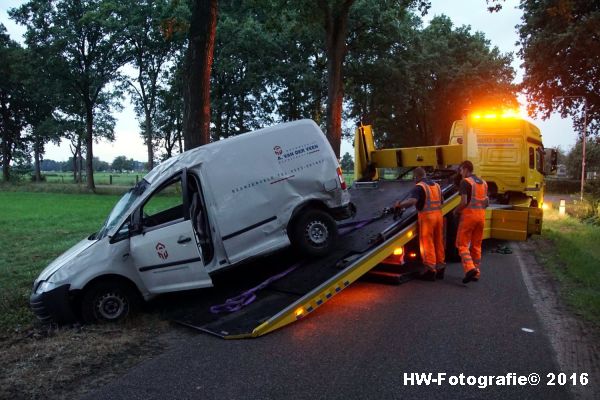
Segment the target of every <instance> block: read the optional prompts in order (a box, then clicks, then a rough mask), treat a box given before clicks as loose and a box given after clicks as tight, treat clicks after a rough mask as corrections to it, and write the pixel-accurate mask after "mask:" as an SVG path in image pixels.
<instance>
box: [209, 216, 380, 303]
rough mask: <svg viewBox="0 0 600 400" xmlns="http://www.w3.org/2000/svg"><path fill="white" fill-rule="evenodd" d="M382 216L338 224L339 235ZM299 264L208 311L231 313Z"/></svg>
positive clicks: (252, 299) (254, 298)
mask: <svg viewBox="0 0 600 400" xmlns="http://www.w3.org/2000/svg"><path fill="white" fill-rule="evenodd" d="M384 216H385V213H383V214H382V215H380V216H378V217H373V218H370V219H365V220H361V221H353V222H346V223H343V224H339V225H338V228H339V229H340V236H344V235H347V234H349V233H350V232H354V231H355V230H357V229H360V228H362V227H364V226H366V225H368V224H370V223H371V222H373V221H376V220H378V219H380V218H382V217H384ZM300 265H302V263H301V262H298V263H296V264H294V265H292V266H291V267H289V268H288V269H286V270H285V271H283V272H280V273H278V274H277V275H273V276H272V277H270V278H269V279H267V280H265V281H263V282H262V283H261V284H260V285H258V286H255V287H253V288H252V289H248V290H246V291H245V292H244V293H241V294H239V295H237V296H235V297H232V298H230V299H227V300H225V303H223V304H218V305H215V306H211V307H210V312H211V313H213V314H220V313H223V312H229V313H232V312H236V311H239V310H241V309H242V308H244V307H246V306H247V305H248V304H250V303H252V302H253V301H254V300H256V292H257V291H259V290H262V289H264V288H266V287H267V286H269V285H270V284H271V283H273V282H275V281H276V280H278V279H281V278H283V277H284V276H286V275H287V274H289V273H290V272H292V271H294V270H295V269H296V268H298V267H299V266H300Z"/></svg>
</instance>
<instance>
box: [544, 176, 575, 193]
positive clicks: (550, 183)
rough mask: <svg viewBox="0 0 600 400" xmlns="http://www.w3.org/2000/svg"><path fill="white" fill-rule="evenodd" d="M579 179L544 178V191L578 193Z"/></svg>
mask: <svg viewBox="0 0 600 400" xmlns="http://www.w3.org/2000/svg"><path fill="white" fill-rule="evenodd" d="M580 190H581V181H578V180H574V179H546V193H555V194H571V193H579V191H580Z"/></svg>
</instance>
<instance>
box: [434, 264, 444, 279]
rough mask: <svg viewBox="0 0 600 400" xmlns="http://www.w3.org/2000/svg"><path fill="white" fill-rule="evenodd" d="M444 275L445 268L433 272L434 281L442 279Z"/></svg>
mask: <svg viewBox="0 0 600 400" xmlns="http://www.w3.org/2000/svg"><path fill="white" fill-rule="evenodd" d="M444 273H446V268H445V267H444V268H438V269H437V271H435V279H444Z"/></svg>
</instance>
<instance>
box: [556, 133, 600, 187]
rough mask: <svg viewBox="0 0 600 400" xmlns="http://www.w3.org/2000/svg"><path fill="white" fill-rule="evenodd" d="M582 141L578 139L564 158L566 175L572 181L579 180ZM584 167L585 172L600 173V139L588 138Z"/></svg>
mask: <svg viewBox="0 0 600 400" xmlns="http://www.w3.org/2000/svg"><path fill="white" fill-rule="evenodd" d="M581 145H582V141H581V139H579V140H578V141H577V143H575V146H573V147H572V148H571V150H569V152H568V154H567V157H566V162H565V164H566V167H567V173H568V175H569V176H571V177H572V178H573V179H581V155H582V151H581V150H582V149H581V147H582V146H581ZM585 167H586V171H588V172H589V171H596V172H597V173H600V139H599V138H597V137H596V138H588V140H587V142H586V143H585Z"/></svg>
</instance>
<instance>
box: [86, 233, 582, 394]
mask: <svg viewBox="0 0 600 400" xmlns="http://www.w3.org/2000/svg"><path fill="white" fill-rule="evenodd" d="M491 245H493V243H492V244H491ZM483 263H484V264H483V268H482V279H481V280H480V281H479V282H477V283H470V284H468V285H463V284H462V283H461V279H462V269H461V267H460V265H459V264H450V265H449V267H448V270H447V272H446V279H445V280H443V281H437V282H425V281H411V282H408V283H405V284H403V285H400V286H391V285H383V284H375V283H365V282H358V283H355V284H354V285H352V286H351V287H350V288H348V289H346V290H345V291H344V292H342V293H340V294H339V295H338V296H336V297H334V298H333V299H332V300H331V301H329V302H328V303H327V304H326V305H325V306H324V307H322V308H321V309H319V310H317V311H316V312H314V313H313V314H312V315H311V316H309V317H308V318H306V319H303V320H302V321H300V322H297V323H295V324H292V325H290V326H287V327H285V328H283V329H281V330H279V331H276V332H274V333H271V334H269V335H267V336H264V337H261V338H258V339H250V340H238V341H226V340H223V339H219V338H217V337H213V336H210V335H207V334H201V333H198V334H190V333H189V332H190V331H187V330H186V329H185V328H174V329H178V330H181V337H182V339H181V340H180V341H178V342H177V344H175V345H174V346H172V347H171V349H170V350H168V351H167V352H166V353H164V354H162V355H161V356H159V357H157V358H155V359H153V360H150V361H147V362H145V363H142V364H141V365H139V366H137V367H135V368H133V369H132V370H130V371H129V372H128V373H127V374H126V375H124V376H122V377H121V378H120V379H118V380H116V381H114V382H112V383H111V384H109V385H106V386H104V387H102V388H101V389H100V390H97V391H96V392H93V393H90V394H89V397H88V398H90V399H145V400H147V399H200V398H202V399H281V398H286V399H311V398H312V399H324V398H326V399H342V398H343V399H395V398H398V399H399V398H403V399H405V398H418V399H438V398H440V399H441V398H463V399H469V398H486V399H501V398H502V399H505V398H520V399H524V398H536V399H537V398H544V399H559V398H560V399H564V398H569V397H570V393H569V392H568V391H567V389H566V388H565V387H561V386H547V385H546V382H547V378H546V374H547V373H549V372H555V373H557V372H568V373H571V372H573V371H560V369H559V367H558V366H557V364H556V362H555V356H554V352H553V350H552V348H551V346H550V343H549V340H548V338H547V336H546V334H545V333H544V331H543V328H542V324H541V323H540V320H539V319H538V316H537V315H536V313H535V311H534V308H533V305H532V300H531V299H530V297H529V295H528V292H527V289H526V287H525V285H524V283H523V278H522V275H521V269H520V266H519V263H518V261H517V258H516V257H515V255H500V254H491V253H489V248H488V250H487V251H485V253H484V261H483ZM523 328H525V329H526V330H527V331H525V330H523ZM511 372H514V373H516V374H517V375H525V376H527V375H529V374H531V373H537V374H539V376H540V377H541V383H540V384H539V385H538V386H532V385H524V386H519V385H517V386H495V385H494V386H488V387H487V388H478V387H477V386H461V385H454V386H453V385H450V384H449V382H448V379H449V378H450V376H451V375H456V376H459V375H460V374H461V373H462V374H464V375H465V376H469V375H473V376H480V375H488V376H490V375H491V376H498V375H507V374H509V373H511ZM410 373H433V374H435V375H437V373H446V374H447V375H446V381H445V382H443V383H442V384H441V385H437V384H432V385H431V386H425V385H416V384H415V385H410V384H408V383H407V382H405V381H404V374H410Z"/></svg>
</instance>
